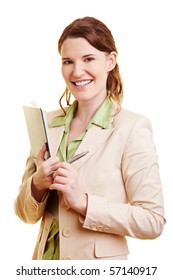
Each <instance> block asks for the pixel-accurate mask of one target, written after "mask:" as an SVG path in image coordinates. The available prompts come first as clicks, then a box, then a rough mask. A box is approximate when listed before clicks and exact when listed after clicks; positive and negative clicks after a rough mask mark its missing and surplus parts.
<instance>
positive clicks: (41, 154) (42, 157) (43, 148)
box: [37, 143, 47, 163]
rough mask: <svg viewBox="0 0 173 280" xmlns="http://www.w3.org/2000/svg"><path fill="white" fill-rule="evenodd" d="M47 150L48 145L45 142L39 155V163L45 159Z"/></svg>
mask: <svg viewBox="0 0 173 280" xmlns="http://www.w3.org/2000/svg"><path fill="white" fill-rule="evenodd" d="M46 150H47V146H46V143H44V144H43V146H42V148H41V149H40V151H39V153H38V155H37V161H38V163H41V162H43V161H44V156H45V153H46Z"/></svg>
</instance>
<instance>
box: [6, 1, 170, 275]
mask: <svg viewBox="0 0 173 280" xmlns="http://www.w3.org/2000/svg"><path fill="white" fill-rule="evenodd" d="M171 2H172V1H169V0H163V1H161V0H119V1H118V0H117V1H116V0H106V1H93V0H87V1H79V0H72V1H71V0H69V1H67V0H66V1H58V0H57V1H55V0H28V1H27V0H26V1H25V0H15V1H13V0H11V1H10V0H4V1H1V2H0V96H1V103H0V120H1V130H0V131H1V133H0V141H1V142H0V147H1V153H0V154H1V161H0V162H1V164H0V172H1V177H0V178H1V185H0V187H1V192H0V193H1V195H0V244H1V245H0V255H1V260H2V262H1V263H2V264H3V267H6V266H7V267H8V264H9V261H10V262H12V263H13V265H15V264H16V266H17V265H20V264H22V262H24V261H25V262H26V261H29V260H30V259H31V256H32V252H33V249H34V245H35V241H36V237H37V233H38V227H39V224H37V225H26V224H24V223H23V222H22V221H20V220H19V218H18V217H16V216H15V214H14V210H13V205H14V200H15V197H16V196H17V194H18V189H19V186H20V183H21V177H22V174H23V171H24V167H25V160H26V158H27V156H28V153H29V141H28V135H27V131H26V127H25V121H24V116H23V111H22V105H23V104H26V103H27V104H28V103H29V102H31V101H37V102H39V103H40V105H42V106H43V107H44V108H45V109H47V110H49V109H52V108H53V109H55V108H56V107H57V106H58V100H59V97H60V95H61V93H62V91H63V89H64V82H63V80H62V78H61V72H60V68H61V63H60V57H59V54H58V52H57V41H58V38H59V36H60V34H61V32H62V30H63V29H64V28H65V27H66V25H68V24H69V23H70V22H71V21H72V20H74V19H76V18H79V17H83V16H94V17H96V18H98V19H100V20H102V21H103V22H104V23H105V24H106V25H107V26H108V27H109V28H110V29H111V31H112V33H113V36H114V37H115V41H116V44H117V48H118V51H119V55H118V62H119V65H120V70H121V74H122V78H123V81H124V90H125V93H124V100H123V107H125V108H127V109H129V110H132V111H135V112H138V113H141V114H144V115H146V116H147V117H148V118H149V119H150V121H151V123H152V127H153V132H154V134H153V136H154V141H155V144H156V147H157V153H158V156H159V158H158V159H159V165H160V174H161V179H162V183H163V192H164V199H165V211H166V213H165V214H166V218H167V224H166V226H165V229H164V232H163V234H162V235H161V236H160V237H159V238H158V239H156V240H150V241H149V240H145V241H144V240H136V239H132V238H128V244H129V249H130V256H129V261H130V262H131V263H133V264H134V265H135V264H136V263H137V262H139V261H140V263H141V264H144V263H145V262H148V263H150V265H154V264H157V263H158V264H159V265H160V263H162V266H163V267H164V269H165V270H166V269H170V268H169V267H171V257H172V250H173V170H172V166H173V165H172V158H173V147H172V145H173V135H172V130H173V125H172V122H173V109H172V94H173V85H172V65H173V54H172V52H173V42H172V26H173V17H172V8H171ZM159 279H161V278H159Z"/></svg>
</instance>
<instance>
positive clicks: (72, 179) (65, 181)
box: [49, 162, 87, 216]
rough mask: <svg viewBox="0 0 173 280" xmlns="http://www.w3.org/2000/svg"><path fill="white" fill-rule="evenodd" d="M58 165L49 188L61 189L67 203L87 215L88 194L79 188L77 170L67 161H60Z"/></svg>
mask: <svg viewBox="0 0 173 280" xmlns="http://www.w3.org/2000/svg"><path fill="white" fill-rule="evenodd" d="M56 167H57V170H56V172H55V173H54V175H53V183H52V184H51V185H50V187H49V189H50V190H53V189H54V190H58V191H61V192H62V194H63V197H64V201H65V203H66V205H67V206H68V207H70V208H72V209H73V210H75V211H77V212H78V213H80V214H82V215H83V216H85V215H86V209H87V195H86V194H85V193H82V192H81V190H80V189H79V186H78V179H77V170H76V169H75V168H74V167H73V166H72V165H71V164H70V163H67V162H59V163H57V165H56Z"/></svg>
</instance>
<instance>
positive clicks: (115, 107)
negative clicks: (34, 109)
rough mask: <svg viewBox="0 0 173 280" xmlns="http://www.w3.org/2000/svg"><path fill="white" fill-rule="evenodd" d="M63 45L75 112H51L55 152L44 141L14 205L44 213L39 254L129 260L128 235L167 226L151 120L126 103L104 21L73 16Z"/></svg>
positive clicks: (25, 216)
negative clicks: (83, 153)
mask: <svg viewBox="0 0 173 280" xmlns="http://www.w3.org/2000/svg"><path fill="white" fill-rule="evenodd" d="M58 49H59V53H60V55H61V57H62V75H63V78H64V80H65V82H66V89H65V91H64V93H63V95H62V97H61V98H60V104H61V100H62V98H63V97H64V96H66V101H67V108H63V107H62V105H61V109H60V110H56V111H53V112H50V113H49V114H48V123H49V134H50V137H49V138H50V145H52V151H53V153H52V155H51V157H50V158H48V159H47V160H44V155H45V153H46V145H43V147H42V148H41V149H40V152H39V154H38V156H37V158H34V157H33V156H32V154H31V155H30V156H29V158H28V160H27V164H26V170H25V173H24V176H23V180H22V185H21V188H20V191H19V194H18V196H17V198H16V201H15V211H16V214H17V215H18V216H19V217H20V218H21V219H22V220H23V221H25V222H27V223H36V222H37V221H38V220H39V219H40V218H42V221H41V226H40V232H39V235H38V239H37V244H36V247H35V250H34V254H33V259H44V260H50V259H51V260H52V259H66V260H69V259H73V260H74V259H77V260H96V259H100V260H101V259H102V260H103V259H107V260H108V259H112V260H114V259H119V260H120V259H127V255H128V246H127V243H126V236H130V237H135V238H138V239H155V238H157V237H158V236H159V235H160V234H161V233H162V231H163V228H164V224H165V217H164V203H163V196H162V185H161V181H160V176H159V168H158V163H157V155H156V149H155V144H154V143H153V139H152V128H151V124H150V122H149V120H148V119H147V118H146V117H144V116H142V115H140V114H137V113H133V112H130V111H128V110H126V109H124V108H122V107H121V101H122V97H123V85H122V80H121V75H120V71H119V67H118V64H117V61H116V58H117V49H116V46H115V41H114V39H113V37H112V34H111V32H110V30H109V29H108V28H107V26H105V24H104V23H102V22H101V21H99V20H97V19H95V18H93V17H85V18H81V19H77V20H75V21H73V22H72V23H71V24H70V25H69V26H67V27H66V28H65V29H64V31H63V33H62V35H61V37H60V39H59V44H58ZM71 94H72V95H73V97H74V99H75V101H74V102H73V104H70V96H71ZM84 151H89V153H87V154H86V155H85V157H82V158H80V159H79V160H78V161H75V162H73V163H69V162H68V160H69V159H71V158H72V157H73V156H74V155H76V154H78V153H82V152H84ZM50 172H51V174H53V175H52V176H49V174H50Z"/></svg>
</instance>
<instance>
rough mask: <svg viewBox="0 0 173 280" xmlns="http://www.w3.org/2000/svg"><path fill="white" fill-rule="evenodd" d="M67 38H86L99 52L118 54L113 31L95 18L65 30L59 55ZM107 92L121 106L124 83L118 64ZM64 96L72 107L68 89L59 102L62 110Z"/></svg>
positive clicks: (82, 19)
mask: <svg viewBox="0 0 173 280" xmlns="http://www.w3.org/2000/svg"><path fill="white" fill-rule="evenodd" d="M67 38H84V39H86V40H87V41H88V42H89V44H90V45H91V46H93V47H94V48H96V49H97V50H99V51H102V52H107V53H111V52H112V51H115V52H116V53H117V48H116V45H115V41H114V38H113V36H112V33H111V31H110V30H109V29H108V28H107V26H106V25H105V24H104V23H103V22H101V21H99V20H98V19H96V18H93V17H84V18H79V19H76V20H74V21H73V22H72V23H71V24H69V25H68V26H67V27H66V28H65V29H64V31H63V33H62V34H61V37H60V38H59V41H58V51H59V53H61V47H62V44H63V42H64V41H65V40H66V39H67ZM107 90H108V91H109V93H110V96H112V97H113V98H114V99H115V100H116V101H117V103H118V104H119V105H121V101H122V98H123V83H122V79H121V75H120V71H119V66H118V64H117V63H116V65H115V68H114V69H112V70H111V71H110V72H109V74H108V78H107ZM64 96H66V102H67V105H70V92H69V90H68V88H67V87H66V89H65V91H64V93H63V95H62V96H61V98H60V100H59V104H60V106H61V108H62V109H63V107H62V105H61V101H62V98H63V97H64ZM63 111H64V110H63Z"/></svg>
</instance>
